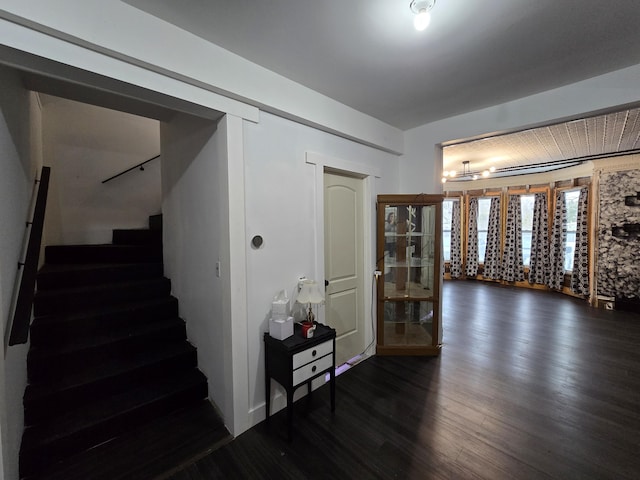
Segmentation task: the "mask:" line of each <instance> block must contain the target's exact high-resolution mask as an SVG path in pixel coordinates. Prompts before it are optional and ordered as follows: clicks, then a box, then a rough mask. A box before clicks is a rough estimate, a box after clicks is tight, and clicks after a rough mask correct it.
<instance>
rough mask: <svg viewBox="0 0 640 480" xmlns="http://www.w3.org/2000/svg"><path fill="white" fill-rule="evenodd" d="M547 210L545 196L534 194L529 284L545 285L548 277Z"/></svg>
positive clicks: (544, 194)
mask: <svg viewBox="0 0 640 480" xmlns="http://www.w3.org/2000/svg"><path fill="white" fill-rule="evenodd" d="M548 272H549V208H548V207H547V194H546V193H536V195H535V203H534V204H533V230H532V231H531V260H530V262H529V283H539V284H541V285H546V284H547V282H548V280H549V276H548Z"/></svg>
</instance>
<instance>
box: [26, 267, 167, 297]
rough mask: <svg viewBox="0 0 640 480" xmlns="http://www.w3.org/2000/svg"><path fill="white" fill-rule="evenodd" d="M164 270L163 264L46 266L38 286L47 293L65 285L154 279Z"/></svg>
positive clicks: (38, 280)
mask: <svg viewBox="0 0 640 480" xmlns="http://www.w3.org/2000/svg"><path fill="white" fill-rule="evenodd" d="M163 269H164V267H163V265H162V262H146V263H86V264H84V263H59V264H44V265H43V266H42V267H41V268H40V270H39V271H38V277H37V286H38V291H45V290H51V289H57V288H61V287H62V286H65V285H87V284H98V283H102V282H105V281H117V280H122V281H126V280H127V279H132V280H133V279H141V278H153V277H159V276H162V274H163Z"/></svg>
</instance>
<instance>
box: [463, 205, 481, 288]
mask: <svg viewBox="0 0 640 480" xmlns="http://www.w3.org/2000/svg"><path fill="white" fill-rule="evenodd" d="M464 273H465V275H466V276H467V277H475V276H476V275H477V274H478V198H477V197H472V198H471V199H470V200H469V237H468V238H467V262H466V265H465V270H464Z"/></svg>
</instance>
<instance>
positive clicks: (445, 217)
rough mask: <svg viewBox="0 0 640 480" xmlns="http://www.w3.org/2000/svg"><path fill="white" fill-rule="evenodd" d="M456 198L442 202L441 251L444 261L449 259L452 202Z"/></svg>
mask: <svg viewBox="0 0 640 480" xmlns="http://www.w3.org/2000/svg"><path fill="white" fill-rule="evenodd" d="M455 201H457V200H444V201H443V202H442V253H443V255H444V261H445V262H450V261H451V220H452V218H453V202H455Z"/></svg>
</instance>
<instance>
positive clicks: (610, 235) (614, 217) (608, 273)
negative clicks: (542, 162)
mask: <svg viewBox="0 0 640 480" xmlns="http://www.w3.org/2000/svg"><path fill="white" fill-rule="evenodd" d="M599 196H600V216H599V219H598V225H599V227H598V262H597V270H596V271H597V285H598V295H602V296H608V297H616V298H628V299H638V298H640V170H638V169H635V170H625V171H619V172H604V173H602V175H601V177H600V188H599Z"/></svg>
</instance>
